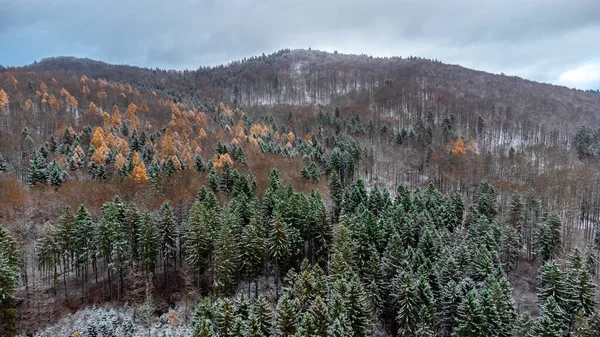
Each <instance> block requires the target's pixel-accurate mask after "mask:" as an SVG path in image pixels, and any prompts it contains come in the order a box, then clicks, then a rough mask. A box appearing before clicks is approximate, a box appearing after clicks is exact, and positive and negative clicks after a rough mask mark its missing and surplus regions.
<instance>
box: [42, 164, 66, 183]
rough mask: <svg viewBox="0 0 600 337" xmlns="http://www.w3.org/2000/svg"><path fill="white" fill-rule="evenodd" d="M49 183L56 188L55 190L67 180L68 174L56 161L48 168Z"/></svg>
mask: <svg viewBox="0 0 600 337" xmlns="http://www.w3.org/2000/svg"><path fill="white" fill-rule="evenodd" d="M46 172H47V177H48V183H49V184H50V185H52V186H54V189H55V190H58V188H59V187H60V186H61V185H62V184H63V183H64V182H65V180H67V172H65V170H63V169H62V168H61V167H60V165H58V163H57V162H56V160H54V161H52V163H50V164H49V165H48V167H47V168H46Z"/></svg>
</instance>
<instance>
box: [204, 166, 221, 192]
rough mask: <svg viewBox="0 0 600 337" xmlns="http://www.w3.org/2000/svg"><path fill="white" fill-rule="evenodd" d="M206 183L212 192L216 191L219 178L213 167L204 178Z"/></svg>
mask: <svg viewBox="0 0 600 337" xmlns="http://www.w3.org/2000/svg"><path fill="white" fill-rule="evenodd" d="M206 179H207V180H206V184H207V185H208V187H209V188H210V189H211V190H212V191H213V192H214V193H217V191H218V190H219V178H218V176H217V170H216V169H215V168H214V167H213V168H211V169H210V172H208V177H207V178H206Z"/></svg>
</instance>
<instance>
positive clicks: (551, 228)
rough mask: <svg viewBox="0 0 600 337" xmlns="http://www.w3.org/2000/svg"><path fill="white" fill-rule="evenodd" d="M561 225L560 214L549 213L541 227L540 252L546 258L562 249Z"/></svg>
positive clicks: (550, 257)
mask: <svg viewBox="0 0 600 337" xmlns="http://www.w3.org/2000/svg"><path fill="white" fill-rule="evenodd" d="M561 227H562V226H561V224H560V218H559V217H558V214H556V213H554V212H552V213H550V214H548V218H547V220H546V223H545V224H544V225H543V226H542V227H541V229H540V253H541V255H542V258H543V259H544V260H549V259H552V258H553V257H554V256H555V255H556V254H557V252H558V250H559V249H560V245H561V240H560V234H561V230H562V229H561Z"/></svg>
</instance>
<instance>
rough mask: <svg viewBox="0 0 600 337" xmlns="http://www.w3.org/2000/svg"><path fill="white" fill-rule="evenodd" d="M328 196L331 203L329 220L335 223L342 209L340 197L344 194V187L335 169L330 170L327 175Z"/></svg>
mask: <svg viewBox="0 0 600 337" xmlns="http://www.w3.org/2000/svg"><path fill="white" fill-rule="evenodd" d="M329 196H330V198H331V201H332V203H333V209H332V211H331V213H332V215H331V221H332V222H333V223H337V222H338V219H339V216H340V212H341V210H342V201H343V200H342V198H343V196H344V187H343V186H342V181H341V180H340V175H339V173H338V172H337V171H331V174H330V176H329Z"/></svg>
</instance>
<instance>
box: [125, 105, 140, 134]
mask: <svg viewBox="0 0 600 337" xmlns="http://www.w3.org/2000/svg"><path fill="white" fill-rule="evenodd" d="M137 111H138V107H137V105H135V104H133V103H130V104H129V106H128V107H127V110H126V111H125V118H126V119H127V120H129V124H130V125H131V128H132V129H136V128H137V125H138V123H139V119H138V117H137Z"/></svg>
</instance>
